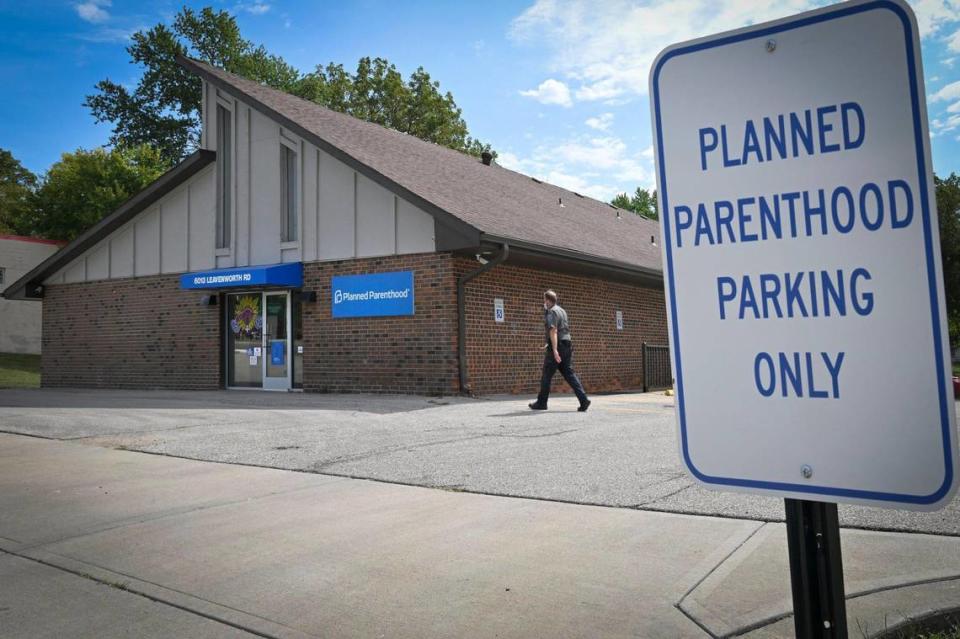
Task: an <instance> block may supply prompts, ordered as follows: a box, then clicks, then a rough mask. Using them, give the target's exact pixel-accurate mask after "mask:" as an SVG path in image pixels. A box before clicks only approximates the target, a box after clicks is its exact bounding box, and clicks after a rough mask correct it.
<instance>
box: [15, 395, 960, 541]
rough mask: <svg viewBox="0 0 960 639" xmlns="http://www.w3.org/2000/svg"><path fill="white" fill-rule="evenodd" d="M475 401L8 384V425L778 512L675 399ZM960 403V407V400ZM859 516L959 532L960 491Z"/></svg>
mask: <svg viewBox="0 0 960 639" xmlns="http://www.w3.org/2000/svg"><path fill="white" fill-rule="evenodd" d="M527 401H529V398H518V397H497V398H487V399H479V400H476V399H465V398H457V397H444V398H424V397H409V396H379V395H313V394H299V393H289V394H287V393H284V394H274V393H258V392H227V391H220V392H164V391H88V390H33V391H22V390H0V430H2V431H4V432H10V433H19V434H27V435H33V436H38V437H46V438H52V439H62V440H76V441H79V442H82V443H84V444H90V445H96V446H103V447H108V448H122V449H129V450H137V451H143V452H149V453H154V454H162V455H171V456H176V457H184V458H189V459H199V460H206V461H217V462H223V463H233V464H247V465H254V466H266V467H271V468H282V469H291V470H299V471H306V472H314V473H323V474H330V475H340V476H348V477H359V478H367V479H375V480H380V481H387V482H394V483H402V484H412V485H417V486H426V487H431V488H439V489H445V490H452V491H465V492H478V493H486V494H492V495H507V496H515V497H528V498H539V499H548V500H556V501H565V502H573V503H582V504H595V505H604V506H616V507H625V508H637V509H643V510H656V511H665V512H676V513H691V514H704V515H719V516H724V517H738V518H745V519H759V520H765V521H780V520H782V518H783V515H782V508H783V506H782V502H781V501H780V500H777V499H769V498H760V497H756V496H750V495H735V494H730V493H719V492H714V491H707V490H704V489H702V488H699V487H698V486H696V485H694V484H693V482H692V481H691V480H690V479H689V477H688V476H687V475H686V473H685V472H684V471H683V469H682V468H681V467H680V461H679V457H678V455H677V445H676V434H675V424H674V415H673V402H672V398H669V397H666V396H664V395H663V394H662V393H650V394H623V395H608V396H600V397H596V398H595V401H594V403H593V406H592V407H591V408H590V411H589V412H587V413H578V412H576V399H575V398H573V397H567V396H559V397H556V398H554V399H553V400H551V410H550V411H548V412H533V411H530V410H529V409H527V407H526V403H527ZM958 406H960V404H958ZM841 521H842V523H843V525H845V526H848V527H856V528H865V529H875V530H905V531H917V532H928V533H935V534H945V535H953V536H960V502H958V501H957V500H954V501H953V502H952V503H951V505H950V506H949V507H948V508H947V509H945V510H942V511H938V512H934V513H909V512H904V511H888V510H881V509H874V508H864V507H849V506H844V507H842V508H841Z"/></svg>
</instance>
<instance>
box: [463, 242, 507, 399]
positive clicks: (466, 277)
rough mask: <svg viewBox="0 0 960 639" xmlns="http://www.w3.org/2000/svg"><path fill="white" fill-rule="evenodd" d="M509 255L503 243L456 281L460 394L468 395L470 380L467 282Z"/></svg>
mask: <svg viewBox="0 0 960 639" xmlns="http://www.w3.org/2000/svg"><path fill="white" fill-rule="evenodd" d="M509 255H510V245H509V244H507V243H506V242H504V243H503V250H501V251H500V254H499V255H497V256H496V257H494V258H493V259H491V260H490V261H489V262H487V263H486V264H484V265H483V266H481V267H480V268H478V269H476V270H475V271H470V272H469V273H464V274H463V275H461V276H460V279H458V280H457V356H458V359H459V361H460V392H461V393H464V394H469V393H470V380H469V377H468V374H467V315H466V303H467V282H469V281H470V280H472V279H473V278H475V277H477V276H479V275H482V274H484V273H486V272H487V271H489V270H490V269H492V268H494V267H495V266H497V265H499V264H503V263H504V262H506V261H507V256H509Z"/></svg>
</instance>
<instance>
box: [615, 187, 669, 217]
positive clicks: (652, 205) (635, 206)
mask: <svg viewBox="0 0 960 639" xmlns="http://www.w3.org/2000/svg"><path fill="white" fill-rule="evenodd" d="M610 204H613V205H614V206H615V207H617V208H618V209H626V210H628V211H633V212H634V213H636V214H637V215H642V216H643V217H646V218H649V219H651V220H656V219H659V216H658V214H657V190H656V189H651V190H649V191H648V190H646V189H642V188H640V187H637V190H636V191H635V192H634V194H633V196H632V197H631V196H629V195H627V194H626V193H620V194H619V195H617V197H615V198H613V199H612V200H611V201H610Z"/></svg>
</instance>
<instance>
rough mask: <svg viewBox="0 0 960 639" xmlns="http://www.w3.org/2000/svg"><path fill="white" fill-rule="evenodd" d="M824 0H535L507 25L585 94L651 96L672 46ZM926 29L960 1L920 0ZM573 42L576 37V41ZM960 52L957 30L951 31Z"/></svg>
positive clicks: (940, 25) (942, 29) (937, 29)
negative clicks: (658, 65)
mask: <svg viewBox="0 0 960 639" xmlns="http://www.w3.org/2000/svg"><path fill="white" fill-rule="evenodd" d="M824 4H826V2H825V1H824V0H605V1H604V2H593V1H591V0H570V1H561V0H535V2H534V3H533V5H531V6H530V7H529V8H527V9H526V10H525V11H524V12H523V13H521V14H520V15H519V16H517V17H516V18H515V19H514V20H513V21H512V22H511V25H510V30H509V35H510V37H511V38H512V39H513V40H514V41H515V42H516V43H518V44H521V45H526V46H530V47H532V48H538V49H542V50H545V51H546V52H547V54H548V55H549V65H548V66H549V69H550V71H551V72H552V73H554V74H560V77H561V80H563V81H565V82H566V84H567V85H568V88H569V89H571V91H572V94H573V97H574V98H575V99H577V100H581V101H604V102H609V101H611V100H618V99H623V98H624V97H625V96H626V97H629V96H636V95H646V93H647V75H648V73H649V70H650V66H651V64H652V62H653V60H654V58H655V57H656V55H657V54H658V53H659V52H660V51H661V50H662V49H663V48H664V47H666V46H667V45H669V44H673V43H676V42H681V41H684V40H689V39H692V38H696V37H701V36H704V35H708V34H712V33H718V32H721V31H727V30H729V29H736V28H739V27H745V26H749V25H751V24H756V23H759V22H765V21H768V20H773V19H776V18H782V17H785V16H789V15H792V14H795V13H799V12H801V11H805V10H809V9H813V8H816V7H817V6H822V5H824ZM912 4H913V7H914V11H915V12H916V14H917V22H918V25H919V28H920V33H921V36H923V37H928V36H932V35H939V34H942V33H946V32H947V30H948V28H949V27H950V26H951V25H955V23H957V22H958V21H960V1H957V0H915V1H914V2H913V3H912ZM572 43H576V45H575V46H573V45H572ZM947 46H948V47H949V48H950V49H951V50H953V51H957V52H958V53H960V29H955V30H954V31H953V33H952V35H950V36H949V40H948V45H947Z"/></svg>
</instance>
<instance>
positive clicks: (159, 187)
mask: <svg viewBox="0 0 960 639" xmlns="http://www.w3.org/2000/svg"><path fill="white" fill-rule="evenodd" d="M215 159H216V153H214V152H213V151H208V150H205V149H201V150H198V151H195V152H194V153H192V154H191V155H189V156H187V158H186V159H185V160H183V161H182V162H180V164H178V165H176V166H175V167H173V168H172V169H170V170H169V171H167V172H166V173H164V174H163V175H161V176H160V177H158V178H157V179H156V180H154V181H153V182H151V183H150V184H149V185H147V186H146V187H145V188H144V189H143V190H141V191H139V192H138V193H136V194H135V195H133V196H132V197H130V198H129V199H127V201H125V202H124V203H123V204H121V205H120V206H119V207H117V209H116V210H115V211H114V212H113V213H111V214H110V215H108V216H106V217H105V218H103V219H102V220H100V221H99V222H97V223H96V224H94V225H93V226H92V227H90V228H89V229H87V230H86V231H84V232H83V233H82V234H80V235H79V236H78V237H77V238H76V239H74V240H73V241H72V242H70V243H69V244H67V245H66V246H64V247H63V248H61V249H60V250H59V251H57V252H56V253H54V254H53V255H51V256H50V257H48V258H47V259H45V260H44V261H43V262H41V263H40V264H38V265H37V266H36V267H34V268H33V269H32V270H31V271H30V272H29V273H27V274H26V275H24V276H23V277H21V278H20V279H18V280H17V281H16V282H14V283H13V284H11V285H10V286H9V287H7V288H6V290H4V291H3V297H4V298H6V299H9V300H36V299H41V298H42V297H43V293H42V290H41V291H38V288H40V287H41V286H42V284H43V281H44V280H45V279H47V278H48V277H50V275H52V274H53V273H55V272H56V271H58V270H59V269H61V268H63V267H64V266H66V265H67V264H69V263H70V262H72V261H73V260H74V259H76V258H77V257H79V256H81V255H83V253H84V252H85V251H87V250H88V249H90V248H92V247H93V246H94V245H95V244H96V243H97V242H99V241H100V240H102V239H103V238H105V237H106V236H108V235H109V234H110V233H112V232H113V231H115V230H117V229H118V228H120V227H121V226H123V225H124V224H126V223H127V222H129V221H130V220H131V219H133V218H134V217H135V216H136V215H137V214H138V213H140V212H142V211H143V210H144V209H146V208H147V207H149V206H150V205H152V204H153V203H154V202H156V201H157V200H159V199H160V198H162V197H163V196H164V195H166V194H168V193H169V192H170V191H172V190H173V189H175V188H177V187H178V186H180V185H181V184H183V183H184V182H186V181H187V180H188V179H190V178H191V177H193V176H194V175H196V174H197V173H198V172H199V171H200V170H201V169H203V168H204V167H206V166H207V165H209V164H211V163H212V162H213V161H214V160H215Z"/></svg>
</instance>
